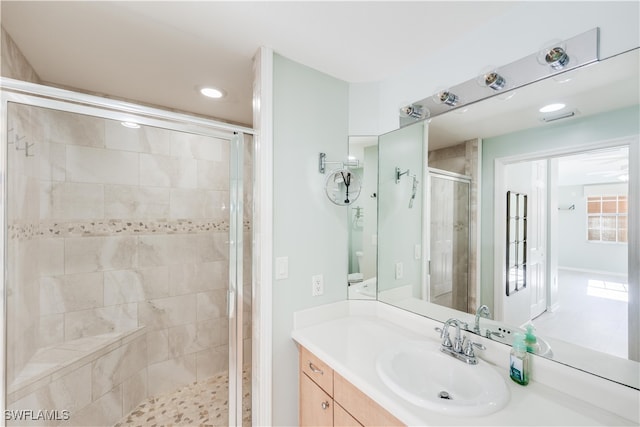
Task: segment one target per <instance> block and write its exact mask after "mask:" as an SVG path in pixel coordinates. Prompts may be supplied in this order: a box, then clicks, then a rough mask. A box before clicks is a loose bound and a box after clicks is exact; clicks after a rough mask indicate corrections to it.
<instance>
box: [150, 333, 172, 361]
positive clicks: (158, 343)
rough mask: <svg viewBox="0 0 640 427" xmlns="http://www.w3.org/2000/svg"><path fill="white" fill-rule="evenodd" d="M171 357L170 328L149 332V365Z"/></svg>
mask: <svg viewBox="0 0 640 427" xmlns="http://www.w3.org/2000/svg"><path fill="white" fill-rule="evenodd" d="M168 358H169V328H164V329H158V330H155V331H153V330H152V331H148V332H147V360H148V363H149V365H152V364H154V363H158V362H163V361H165V360H167V359H168Z"/></svg>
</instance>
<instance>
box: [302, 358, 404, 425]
mask: <svg viewBox="0 0 640 427" xmlns="http://www.w3.org/2000/svg"><path fill="white" fill-rule="evenodd" d="M299 350H300V417H299V420H300V426H341V427H358V426H364V427H367V426H403V425H404V424H403V423H401V422H400V421H399V420H398V419H397V418H395V417H394V416H393V415H391V414H390V413H389V412H387V411H386V410H385V409H383V408H382V407H381V406H380V405H378V404H377V403H376V402H374V401H373V400H372V399H371V398H370V397H368V396H367V395H366V394H364V393H363V392H362V391H360V390H359V389H357V388H356V387H355V386H354V385H353V384H351V383H350V382H348V381H347V380H345V379H344V378H342V376H340V375H339V374H337V373H335V372H333V369H331V368H330V367H329V366H328V365H327V364H325V363H324V362H323V361H322V360H320V359H318V358H317V357H316V356H315V355H314V354H313V353H311V352H310V351H308V350H307V349H306V348H304V347H302V346H299Z"/></svg>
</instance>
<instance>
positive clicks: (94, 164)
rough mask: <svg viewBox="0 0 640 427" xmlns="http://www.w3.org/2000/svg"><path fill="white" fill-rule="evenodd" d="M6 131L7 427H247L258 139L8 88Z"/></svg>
mask: <svg viewBox="0 0 640 427" xmlns="http://www.w3.org/2000/svg"><path fill="white" fill-rule="evenodd" d="M0 123H1V132H0V134H1V135H2V138H3V139H2V146H3V150H2V154H1V156H2V158H1V160H2V162H1V164H2V174H1V178H2V187H1V190H0V191H1V192H2V194H1V196H2V197H1V198H0V201H1V203H2V210H1V211H2V214H1V215H2V221H3V228H2V239H3V246H2V251H3V253H2V256H1V257H0V260H2V271H3V274H4V278H5V279H4V282H3V292H2V295H3V302H4V304H3V313H2V316H1V319H2V328H3V340H4V342H3V344H4V346H3V348H5V349H6V352H5V354H3V356H2V357H3V360H2V362H3V369H2V372H3V373H2V375H3V378H2V384H3V393H2V395H3V409H5V412H4V413H5V420H6V423H7V425H18V424H19V425H44V424H47V425H82V426H85V425H105V426H106V425H109V426H111V425H114V424H117V425H127V424H135V423H138V424H140V423H142V424H149V425H151V424H154V423H158V424H172V425H194V424H196V425H197V424H207V425H227V424H228V425H240V424H245V425H250V423H251V419H250V411H251V409H250V401H251V398H250V372H249V371H248V370H249V369H250V366H251V360H250V358H251V349H250V333H251V327H250V325H251V319H250V315H251V307H250V301H251V298H250V292H251V262H250V261H245V260H250V259H251V247H250V245H251V238H250V236H251V212H252V209H251V206H250V203H251V197H250V194H251V185H252V175H251V158H252V144H251V143H250V142H251V133H252V131H251V130H250V129H246V128H241V127H236V126H231V125H227V124H224V123H219V122H214V121H210V120H205V119H200V118H195V117H191V116H188V115H182V114H176V113H169V112H165V111H162V110H157V109H152V108H147V107H141V106H137V105H134V104H129V103H124V102H117V101H111V100H106V99H102V98H98V97H93V96H88V95H81V94H76V93H74V92H69V91H64V90H58V89H54V88H47V87H43V86H39V85H31V84H27V83H23V82H18V81H14V80H9V79H3V80H2V115H1V121H0ZM243 368H244V369H243ZM243 371H244V375H243ZM243 378H244V384H243ZM243 399H244V404H243ZM172 405H173V406H172ZM43 420H45V421H46V422H45V423H44V424H43Z"/></svg>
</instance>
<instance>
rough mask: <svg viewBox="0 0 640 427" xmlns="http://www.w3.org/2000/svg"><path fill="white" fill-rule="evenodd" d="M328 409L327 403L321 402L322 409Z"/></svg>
mask: <svg viewBox="0 0 640 427" xmlns="http://www.w3.org/2000/svg"><path fill="white" fill-rule="evenodd" d="M328 408H329V402H327V401H326V400H325V401H324V402H322V409H328Z"/></svg>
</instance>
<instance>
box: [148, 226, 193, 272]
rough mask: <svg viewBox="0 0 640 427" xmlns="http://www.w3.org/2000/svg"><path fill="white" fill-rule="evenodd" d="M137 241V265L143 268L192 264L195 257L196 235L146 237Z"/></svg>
mask: <svg viewBox="0 0 640 427" xmlns="http://www.w3.org/2000/svg"><path fill="white" fill-rule="evenodd" d="M139 239H140V244H139V248H138V264H139V266H140V267H143V268H144V267H155V266H160V265H172V264H181V263H186V262H193V260H194V258H195V257H196V253H197V248H196V243H197V239H198V237H197V235H188V234H173V235H162V236H149V235H147V236H140V237H139Z"/></svg>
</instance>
